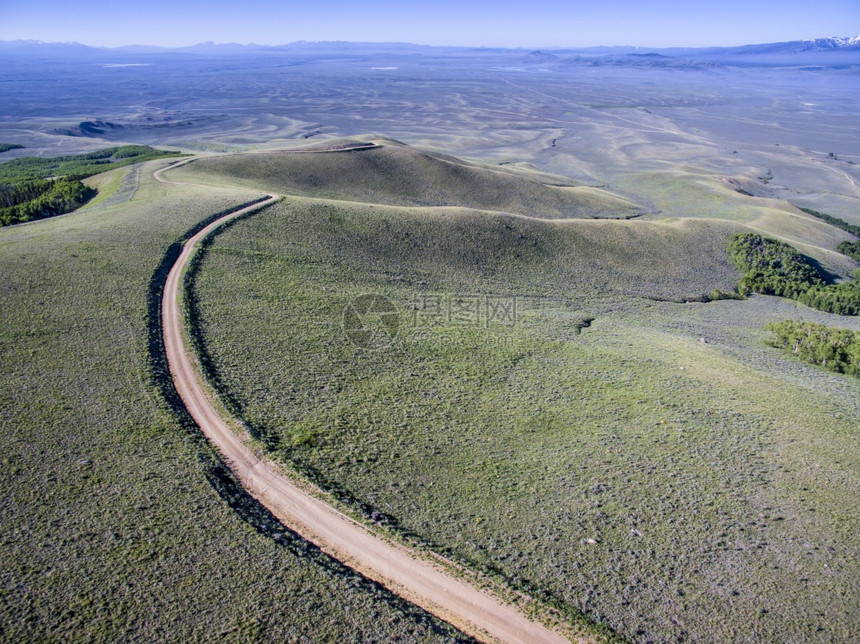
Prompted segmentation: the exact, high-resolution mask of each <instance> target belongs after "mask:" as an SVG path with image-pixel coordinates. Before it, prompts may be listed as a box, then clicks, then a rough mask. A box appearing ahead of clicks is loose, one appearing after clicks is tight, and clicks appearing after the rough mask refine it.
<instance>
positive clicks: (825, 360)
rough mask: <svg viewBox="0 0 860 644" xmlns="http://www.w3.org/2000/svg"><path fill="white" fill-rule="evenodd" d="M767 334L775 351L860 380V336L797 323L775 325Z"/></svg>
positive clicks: (776, 323) (806, 323)
mask: <svg viewBox="0 0 860 644" xmlns="http://www.w3.org/2000/svg"><path fill="white" fill-rule="evenodd" d="M767 330H768V331H770V332H771V333H773V335H774V338H773V339H772V340H771V344H772V345H773V346H775V347H779V348H781V349H785V350H787V351H790V352H791V353H793V354H794V355H796V356H798V357H800V358H803V359H804V360H806V361H808V362H811V363H813V364H817V365H820V366H822V367H825V368H826V369H830V370H831V371H836V372H838V373H845V374H848V375H852V376H860V332H857V331H849V330H848V329H834V328H832V327H828V326H824V325H823V324H816V323H814V322H797V321H794V320H785V321H784V322H773V323H771V324H768V325H767Z"/></svg>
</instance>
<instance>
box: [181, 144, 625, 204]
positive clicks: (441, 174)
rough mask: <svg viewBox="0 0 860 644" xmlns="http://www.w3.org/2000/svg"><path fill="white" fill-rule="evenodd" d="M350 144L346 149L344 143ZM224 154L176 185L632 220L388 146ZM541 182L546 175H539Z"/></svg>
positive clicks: (582, 192) (609, 197)
mask: <svg viewBox="0 0 860 644" xmlns="http://www.w3.org/2000/svg"><path fill="white" fill-rule="evenodd" d="M339 145H340V146H342V145H344V144H343V143H340V144H339ZM329 148H333V151H322V150H320V149H319V148H316V149H314V148H309V149H307V150H300V151H285V152H265V153H259V154H242V155H225V156H218V157H209V158H204V159H199V160H197V161H194V162H193V163H191V164H189V165H186V166H184V167H183V168H180V169H177V170H176V171H175V172H173V173H171V176H173V177H174V178H175V179H177V180H182V181H193V182H203V183H212V184H215V185H223V184H228V185H239V186H246V187H254V188H257V189H264V190H272V191H275V192H279V193H281V194H290V195H301V196H307V197H320V198H327V199H342V200H347V201H364V202H369V203H378V204H387V205H403V206H463V207H469V208H480V209H482V210H493V211H501V212H508V213H514V214H522V215H529V216H533V217H544V218H551V219H559V218H585V219H588V218H598V217H599V218H628V217H633V216H635V215H636V214H637V213H638V212H639V210H640V209H639V208H638V207H637V206H636V205H635V204H633V203H631V202H630V201H628V200H626V199H623V198H621V197H618V196H616V195H613V194H611V193H609V192H606V191H603V190H600V189H597V188H590V187H577V186H575V184H573V183H571V182H564V180H563V179H559V181H560V182H563V183H562V184H561V185H548V184H546V183H542V182H541V181H540V180H538V179H536V178H533V177H530V176H526V175H523V174H515V173H513V172H511V171H509V170H505V169H495V168H489V167H486V166H478V165H473V164H469V163H466V162H464V161H460V160H458V159H454V158H453V157H446V156H439V155H432V154H428V153H425V152H422V151H420V150H417V149H415V148H411V147H409V146H406V145H403V144H399V143H396V142H392V141H388V140H383V141H382V142H380V143H378V144H376V145H373V146H367V147H360V148H353V149H349V148H346V149H344V148H342V147H337V145H336V144H330V145H329ZM538 176H541V175H538Z"/></svg>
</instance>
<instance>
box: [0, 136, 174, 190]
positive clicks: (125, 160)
mask: <svg viewBox="0 0 860 644" xmlns="http://www.w3.org/2000/svg"><path fill="white" fill-rule="evenodd" d="M175 156H180V154H179V152H169V151H165V150H155V149H153V148H151V147H149V146H146V145H123V146H121V147H116V148H106V149H104V150H97V151H96V152H87V153H86V154H75V155H71V156H62V157H20V158H18V159H10V160H9V161H6V162H5V163H2V164H0V183H2V184H5V183H12V182H14V183H17V182H20V181H30V180H32V179H50V178H52V177H67V178H72V179H83V178H84V177H91V176H93V175H94V174H99V173H100V172H105V171H106V170H111V169H113V168H120V167H122V166H126V165H130V164H132V163H140V162H141V161H151V160H152V159H162V158H164V157H175Z"/></svg>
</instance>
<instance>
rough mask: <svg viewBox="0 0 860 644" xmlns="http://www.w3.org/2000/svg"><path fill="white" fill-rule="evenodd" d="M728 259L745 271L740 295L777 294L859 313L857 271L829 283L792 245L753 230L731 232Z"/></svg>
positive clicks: (859, 278) (832, 309)
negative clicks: (845, 277)
mask: <svg viewBox="0 0 860 644" xmlns="http://www.w3.org/2000/svg"><path fill="white" fill-rule="evenodd" d="M729 259H730V260H731V261H732V263H733V264H734V265H735V266H736V267H737V268H738V269H740V270H741V271H743V273H744V276H743V277H742V278H741V281H740V284H739V285H738V292H740V293H741V294H742V295H746V294H748V293H761V294H762V295H779V296H781V297H788V298H791V299H794V300H797V301H798V302H802V303H803V304H806V305H807V306H811V307H813V308H816V309H819V310H821V311H827V312H829V313H838V314H840V315H860V271H855V273H854V279H853V280H852V281H850V282H843V283H841V284H828V283H827V282H826V281H825V279H824V278H823V277H822V276H821V274H820V273H819V272H818V270H817V269H816V268H815V267H814V266H813V265H812V264H811V263H810V262H809V260H808V259H807V258H806V257H804V256H803V255H801V254H800V253H799V252H797V250H796V249H795V248H794V247H793V246H790V245H789V244H786V243H785V242H781V241H777V240H776V239H768V238H767V237H763V236H761V235H758V234H756V233H740V234H737V235H733V236H732V238H731V241H730V242H729Z"/></svg>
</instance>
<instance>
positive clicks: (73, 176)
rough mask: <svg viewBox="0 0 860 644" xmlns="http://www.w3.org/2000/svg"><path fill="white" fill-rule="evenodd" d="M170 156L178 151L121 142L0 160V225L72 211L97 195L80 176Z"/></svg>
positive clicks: (177, 154) (83, 176) (88, 175)
mask: <svg viewBox="0 0 860 644" xmlns="http://www.w3.org/2000/svg"><path fill="white" fill-rule="evenodd" d="M171 156H180V153H178V152H170V151H165V150H155V149H153V148H150V147H149V146H146V145H123V146H119V147H115V148H106V149H104V150H97V151H96V152H88V153H86V154H76V155H69V156H61V157H47V158H45V157H20V158H18V159H11V160H9V161H6V162H5V163H0V226H8V225H10V224H18V223H22V222H26V221H32V220H34V219H42V218H45V217H53V216H55V215H62V214H64V213H67V212H71V211H72V210H75V209H76V208H80V207H81V206H82V205H83V204H85V203H86V202H87V201H89V200H90V199H92V198H93V197H94V196H95V194H96V191H95V190H93V189H92V188H89V187H87V186H85V185H84V184H82V183H81V179H84V178H86V177H90V176H92V175H94V174H99V173H101V172H106V171H107V170H112V169H114V168H120V167H123V166H126V165H131V164H132V163H140V162H142V161H150V160H152V159H161V158H164V157H171Z"/></svg>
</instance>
